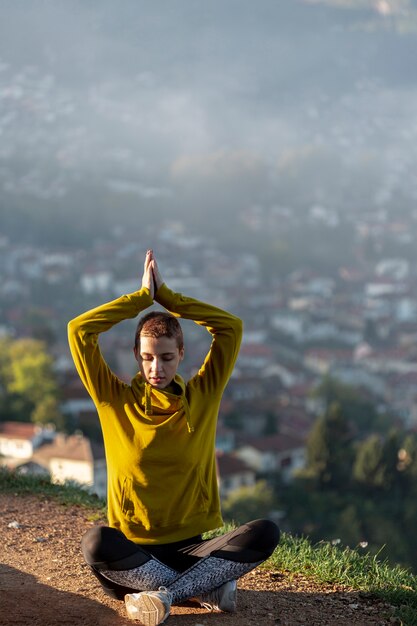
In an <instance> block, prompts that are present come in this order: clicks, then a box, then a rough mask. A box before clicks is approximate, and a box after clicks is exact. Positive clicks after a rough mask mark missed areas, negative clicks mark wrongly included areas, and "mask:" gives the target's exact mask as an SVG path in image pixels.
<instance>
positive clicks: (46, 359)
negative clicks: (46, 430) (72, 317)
mask: <svg viewBox="0 0 417 626" xmlns="http://www.w3.org/2000/svg"><path fill="white" fill-rule="evenodd" d="M0 355H1V356H0V419H2V420H6V419H12V420H17V421H30V420H32V421H38V420H40V421H41V422H43V423H45V420H46V419H47V417H50V418H51V420H52V421H53V423H54V424H56V425H57V426H59V425H60V423H61V422H60V420H61V419H62V418H61V416H60V413H59V410H58V405H57V402H58V398H59V388H58V384H57V380H56V376H55V373H54V370H53V358H52V356H51V355H50V354H48V352H47V351H46V347H45V344H44V343H43V342H42V341H39V340H37V339H30V338H25V339H16V340H14V339H11V338H10V337H9V338H3V339H1V340H0Z"/></svg>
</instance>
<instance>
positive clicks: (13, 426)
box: [0, 422, 40, 441]
mask: <svg viewBox="0 0 417 626" xmlns="http://www.w3.org/2000/svg"><path fill="white" fill-rule="evenodd" d="M39 430H40V427H39V426H37V425H36V424H31V423H29V422H0V436H2V437H7V438H9V439H26V440H28V441H29V440H31V439H33V437H34V436H35V435H36V434H37V433H38V432H39Z"/></svg>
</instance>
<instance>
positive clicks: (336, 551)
mask: <svg viewBox="0 0 417 626" xmlns="http://www.w3.org/2000/svg"><path fill="white" fill-rule="evenodd" d="M0 491H2V492H3V493H4V492H6V493H13V494H22V495H24V494H39V495H42V496H47V497H51V498H54V499H56V500H57V501H58V502H60V503H61V504H64V505H68V506H70V505H78V506H83V507H86V508H88V509H90V511H91V517H90V519H100V518H103V517H105V511H106V505H105V501H104V500H102V499H100V498H98V497H97V496H94V495H91V494H89V493H88V491H86V490H85V489H82V488H80V486H79V485H77V484H70V485H53V484H51V483H50V481H49V480H47V479H44V478H39V477H34V476H28V475H26V476H22V475H19V474H16V473H14V472H9V471H8V470H5V469H3V468H0ZM232 528H233V526H232V525H228V526H225V527H224V528H222V529H219V530H217V531H213V532H210V533H207V534H206V535H205V537H213V536H216V535H219V534H222V533H223V532H227V531H229V530H231V529H232ZM381 552H382V551H381ZM381 552H380V553H379V554H377V555H371V554H370V553H369V552H366V551H365V550H364V548H361V546H357V547H356V548H354V549H352V548H349V547H344V546H341V545H333V544H332V543H331V542H320V543H318V544H312V543H311V542H310V541H309V539H308V538H305V537H301V538H300V537H293V536H292V535H290V534H287V533H283V534H282V536H281V541H280V544H279V546H278V547H277V549H276V550H275V552H274V554H273V555H272V556H271V558H270V559H268V561H266V563H265V564H264V567H266V568H268V569H277V570H279V571H285V572H287V573H294V574H297V573H299V574H302V575H303V576H307V577H310V578H311V579H312V580H313V581H315V582H319V583H320V582H322V583H336V584H339V585H344V586H346V588H348V589H350V590H354V591H359V592H363V593H366V594H369V595H372V596H374V597H378V598H380V599H382V600H384V601H385V602H387V603H389V604H390V605H392V606H393V607H395V617H397V618H398V619H399V620H400V622H401V624H402V626H417V577H416V576H415V575H414V574H413V573H411V572H410V571H409V570H407V569H406V568H403V567H401V566H392V565H390V564H389V563H388V562H387V560H385V559H382V558H381V557H380V554H381Z"/></svg>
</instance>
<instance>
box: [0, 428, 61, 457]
mask: <svg viewBox="0 0 417 626" xmlns="http://www.w3.org/2000/svg"><path fill="white" fill-rule="evenodd" d="M54 437H55V430H53V429H52V428H44V427H42V426H39V425H38V424H32V423H29V422H0V457H3V458H2V459H1V461H0V463H1V464H2V465H7V466H9V467H14V466H15V465H16V463H17V462H19V461H21V460H22V459H25V460H27V459H30V458H31V457H32V455H33V453H34V451H35V450H36V449H37V448H38V447H39V446H40V445H41V444H42V443H43V442H45V441H51V440H52V439H53V438H54Z"/></svg>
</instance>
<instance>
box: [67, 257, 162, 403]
mask: <svg viewBox="0 0 417 626" xmlns="http://www.w3.org/2000/svg"><path fill="white" fill-rule="evenodd" d="M150 252H151V251H148V252H147V254H146V258H145V264H144V272H143V276H142V286H141V289H140V290H139V291H136V292H134V293H131V294H129V295H124V296H121V297H120V298H117V299H116V300H113V301H112V302H108V303H106V304H103V305H101V306H99V307H97V308H95V309H92V310H91V311H87V312H86V313H83V314H82V315H79V316H78V317H76V318H75V319H73V320H71V321H70V322H69V324H68V341H69V346H70V350H71V354H72V358H73V359H74V363H75V367H76V369H77V371H78V374H79V376H80V378H81V380H82V382H83V383H84V385H85V387H86V389H87V391H88V393H89V394H90V396H91V397H92V399H93V401H94V402H95V403H96V404H100V403H101V402H106V401H108V400H109V399H110V398H111V397H114V393H115V388H116V387H117V386H119V385H120V384H122V383H121V381H120V380H119V379H118V378H117V376H115V375H114V374H113V372H112V371H111V370H110V368H109V366H108V365H107V363H106V361H105V360H104V358H103V356H102V354H101V351H100V347H99V345H98V336H99V334H100V333H103V332H105V331H107V330H109V329H110V328H111V327H112V326H114V325H115V324H117V323H119V322H121V321H123V320H126V319H131V318H133V317H136V316H137V315H138V313H140V311H143V310H144V309H146V308H148V307H149V306H151V305H152V303H153V294H154V281H153V274H152V269H151V256H150Z"/></svg>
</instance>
